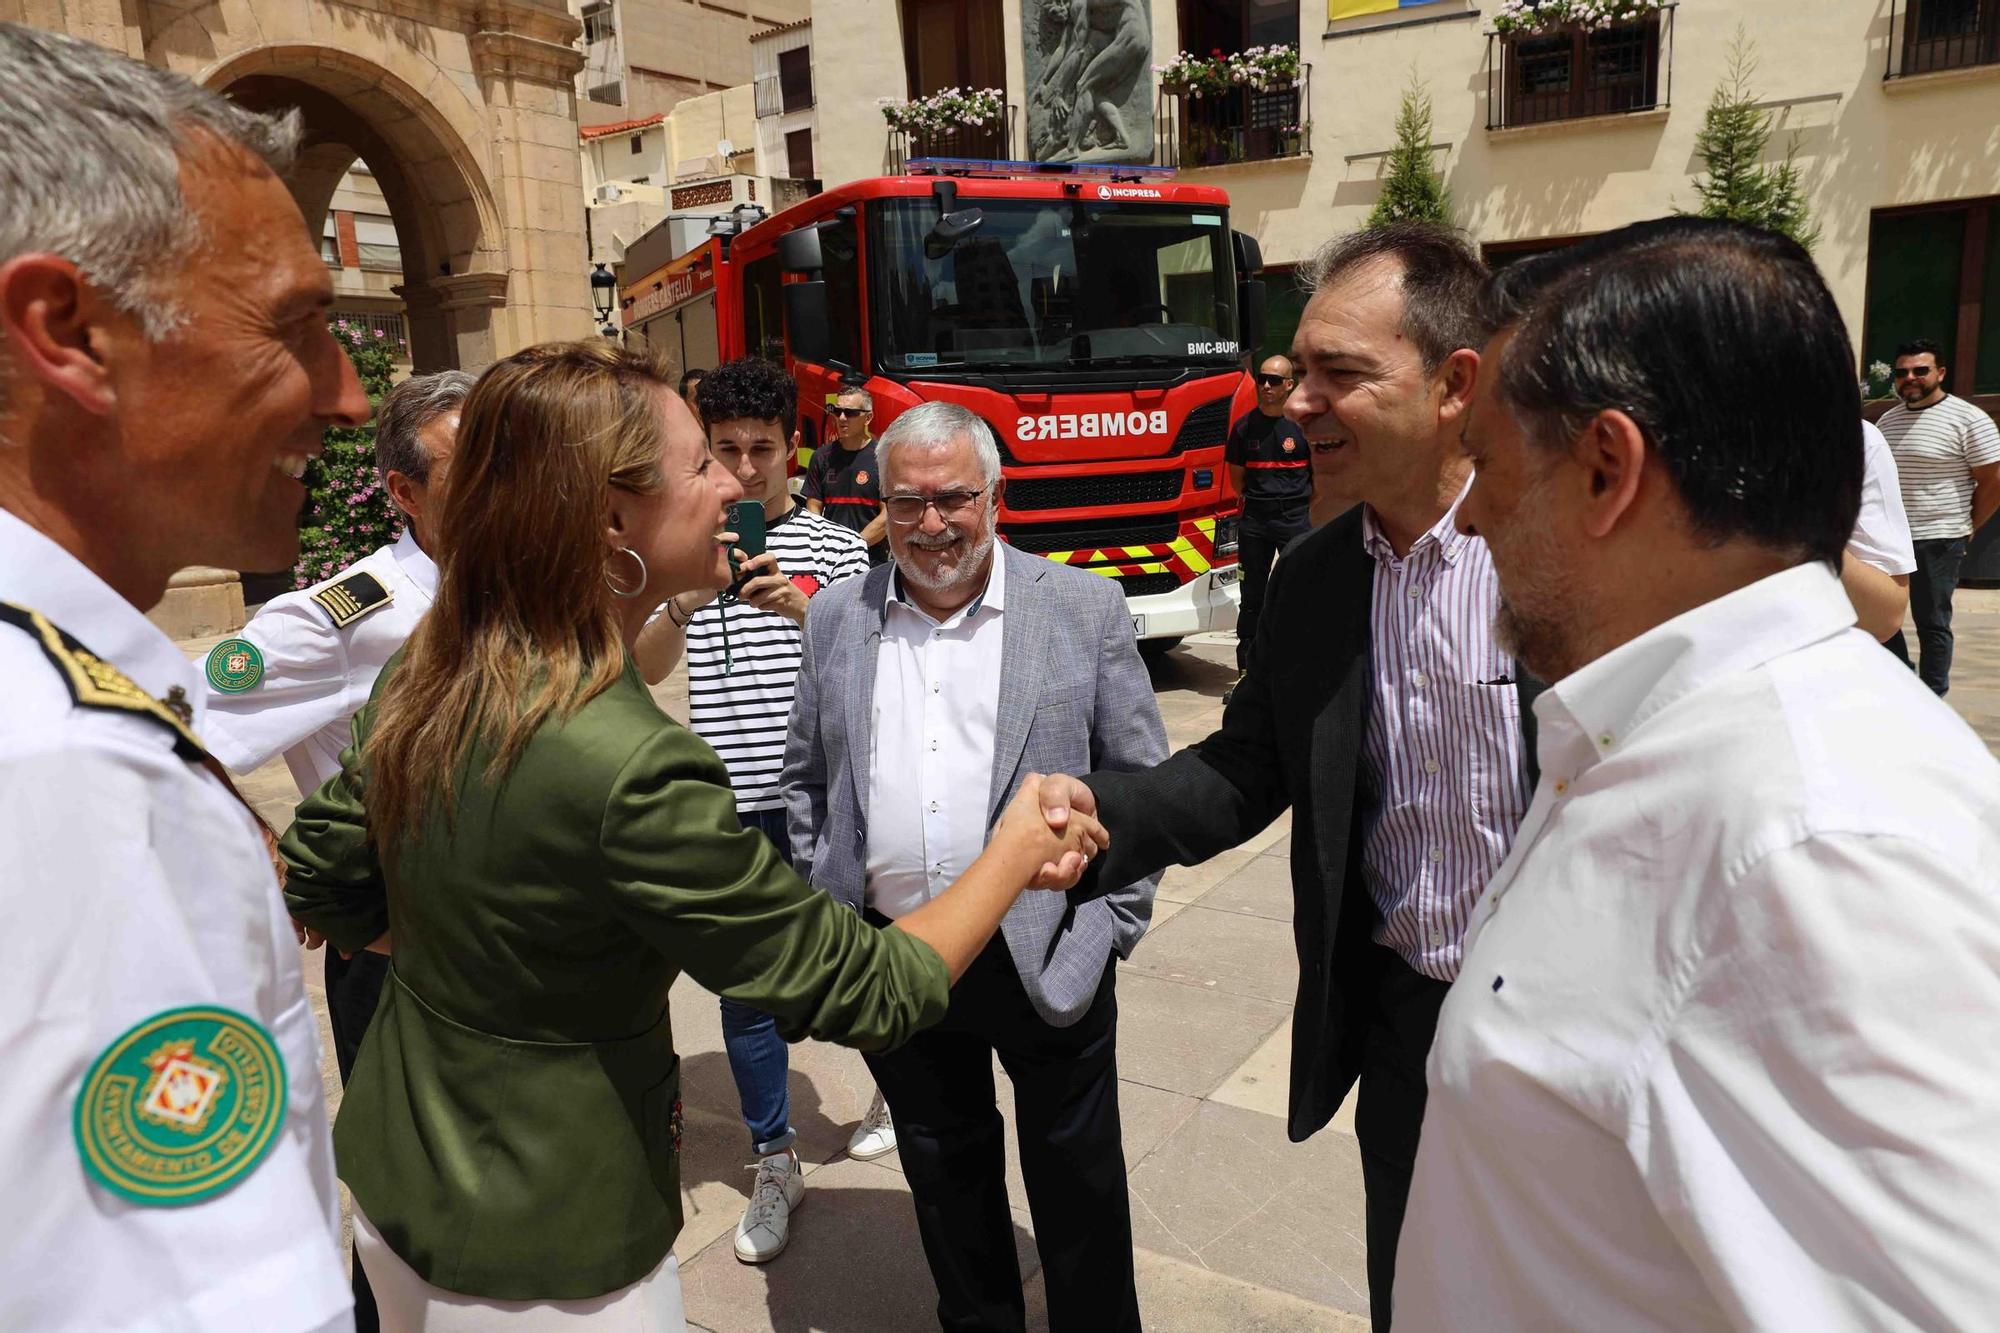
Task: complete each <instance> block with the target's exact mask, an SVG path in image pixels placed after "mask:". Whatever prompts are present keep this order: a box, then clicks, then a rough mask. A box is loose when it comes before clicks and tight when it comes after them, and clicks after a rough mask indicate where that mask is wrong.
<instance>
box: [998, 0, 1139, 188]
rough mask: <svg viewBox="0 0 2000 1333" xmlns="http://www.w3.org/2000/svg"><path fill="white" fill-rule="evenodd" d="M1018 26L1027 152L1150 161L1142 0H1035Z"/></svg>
mask: <svg viewBox="0 0 2000 1333" xmlns="http://www.w3.org/2000/svg"><path fill="white" fill-rule="evenodd" d="M1028 13H1029V15H1031V16H1033V17H1034V18H1037V19H1039V22H1034V21H1030V22H1024V23H1023V24H1022V25H1021V33H1022V46H1023V47H1024V48H1025V49H1024V51H1023V53H1022V54H1023V68H1024V70H1025V71H1026V74H1027V83H1028V155H1029V156H1030V157H1032V158H1034V159H1035V160H1037V161H1040V162H1150V161H1151V160H1152V158H1153V80H1152V78H1151V71H1152V55H1153V15H1152V7H1151V4H1150V0H1035V3H1034V5H1033V6H1032V8H1030V9H1029V11H1028Z"/></svg>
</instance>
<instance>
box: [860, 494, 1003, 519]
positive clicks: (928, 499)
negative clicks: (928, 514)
mask: <svg viewBox="0 0 2000 1333" xmlns="http://www.w3.org/2000/svg"><path fill="white" fill-rule="evenodd" d="M984 494H986V492H985V491H984V490H983V489H982V490H977V491H939V492H938V493H937V494H936V495H891V496H887V497H885V498H884V499H883V501H882V507H883V508H884V509H886V510H888V511H889V517H890V518H891V519H892V520H894V521H895V522H897V523H900V524H902V525H903V526H904V527H908V526H910V525H911V524H913V523H921V522H923V521H924V511H925V510H926V509H935V510H937V511H938V517H939V518H941V519H943V520H944V521H945V522H947V523H950V522H952V521H953V520H954V519H960V518H964V517H965V516H966V515H967V514H969V513H971V512H972V507H973V506H974V505H975V504H977V503H978V502H979V497H980V496H982V495H984Z"/></svg>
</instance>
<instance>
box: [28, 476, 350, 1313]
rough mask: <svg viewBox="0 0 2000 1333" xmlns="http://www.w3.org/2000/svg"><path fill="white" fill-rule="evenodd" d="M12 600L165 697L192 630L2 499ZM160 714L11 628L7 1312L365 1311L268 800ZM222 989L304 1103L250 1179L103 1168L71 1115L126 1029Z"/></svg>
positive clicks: (196, 718)
mask: <svg viewBox="0 0 2000 1333" xmlns="http://www.w3.org/2000/svg"><path fill="white" fill-rule="evenodd" d="M0 601H7V602H12V603H15V604H17V605H20V606H23V607H26V608H29V609H31V610H33V611H37V612H39V613H40V614H41V615H42V616H44V617H45V618H46V619H48V620H49V621H50V622H52V623H53V624H54V625H56V626H57V627H58V628H60V629H63V630H65V631H67V632H68V633H69V634H70V635H72V636H73V637H74V638H76V639H77V640H79V641H80V642H81V643H82V644H83V645H84V646H85V647H86V648H88V649H89V650H91V651H92V652H93V653H95V654H96V655H98V656H99V657H101V658H102V659H104V660H105V661H106V662H108V663H110V664H111V665H113V666H115V667H117V668H118V669H120V670H121V671H123V672H124V673H125V674H126V675H127V676H129V677H130V678H131V679H132V680H133V681H135V682H136V683H137V684H138V685H139V687H140V688H141V689H143V690H145V691H146V692H148V693H149V694H152V695H154V696H155V697H161V698H164V697H167V696H168V695H169V693H170V691H172V690H174V689H175V688H176V687H178V688H179V689H180V690H181V691H183V692H184V694H185V697H186V698H187V699H188V701H189V702H190V703H191V704H192V707H193V722H192V726H193V728H194V729H195V731H196V732H197V734H199V731H200V728H201V725H202V722H203V720H204V719H203V715H202V712H203V710H202V704H201V696H200V690H199V689H198V687H197V685H196V675H195V672H194V671H193V669H192V668H191V667H190V666H189V664H188V662H187V660H186V659H185V658H183V657H182V656H181V655H180V653H179V652H178V651H176V650H175V648H174V645H173V643H172V642H171V641H170V640H168V639H167V638H166V636H164V635H163V634H161V633H160V632H159V630H157V629H155V628H154V627H153V626H152V624H151V623H149V622H148V621H147V620H146V618H145V617H144V616H142V615H141V614H140V613H139V612H138V611H137V610H135V609H134V608H133V607H132V606H131V605H130V604H129V603H127V602H125V601H124V600H123V599H122V598H120V597H119V596H118V594H116V593H115V592H113V591H112V590H111V589H110V588H109V587H108V586H106V585H105V584H104V583H103V582H102V581H101V580H99V579H98V578H97V577H96V576H95V575H93V574H92V573H91V572H90V571H89V570H87V569H85V568H84V566H83V565H82V564H81V563H79V562H78V561H77V560H75V559H74V558H72V557H71V556H70V555H69V554H68V553H67V552H65V551H63V550H62V549H61V548H60V547H58V546H56V545H55V544H54V543H53V542H51V541H49V540H48V539H46V538H45V537H43V536H42V535H41V534H39V533H37V532H35V531H34V530H32V529H31V528H29V527H28V526H27V525H26V524H25V523H23V522H21V521H20V520H19V519H16V518H14V517H13V516H12V515H10V514H7V513H4V512H0ZM175 741H176V735H175V733H174V732H173V731H172V730H170V729H169V728H168V727H167V726H166V725H165V724H164V723H161V722H159V721H156V720H154V719H153V718H150V717H147V716H144V715H140V714H133V713H123V712H118V711H114V710H109V709H102V708H90V707H82V706H78V705H77V704H76V703H75V702H74V701H73V700H72V698H71V695H70V692H69V690H68V689H67V688H66V686H65V684H64V676H63V675H62V673H61V672H60V671H59V669H58V668H57V666H56V665H55V663H54V662H52V661H51V660H50V658H49V657H48V656H47V655H46V654H45V653H44V651H43V649H42V647H41V646H40V644H39V641H38V640H37V638H35V637H34V636H32V635H30V634H28V633H26V632H24V631H22V630H20V629H17V628H15V627H14V626H12V625H0V917H4V919H5V921H6V923H7V927H6V932H5V935H4V944H0V1053H4V1058H0V1065H4V1069H5V1074H4V1076H0V1156H4V1159H5V1161H4V1167H0V1178H4V1179H5V1180H6V1182H7V1188H8V1192H9V1194H10V1196H11V1197H12V1198H13V1200H14V1201H15V1203H14V1207H13V1208H12V1210H11V1212H10V1220H9V1222H8V1227H7V1239H6V1243H5V1244H0V1328H5V1329H34V1330H37V1333H49V1331H50V1330H72V1329H73V1330H79V1333H81V1331H82V1330H91V1331H92V1333H96V1331H97V1330H104V1329H118V1330H125V1331H129V1330H139V1329H146V1330H153V1329H157V1330H194V1329H258V1330H273V1331H277V1330H294V1329H318V1328H323V1327H333V1328H351V1327H352V1318H351V1316H350V1314H349V1313H348V1308H349V1305H350V1297H349V1294H348V1286H347V1277H346V1275H345V1272H344V1268H343V1264H342V1261H341V1254H340V1249H339V1242H340V1199H339V1195H338V1193H337V1189H336V1186H335V1184H334V1173H333V1144H332V1140H331V1139H330V1137H329V1135H328V1132H327V1119H326V1103H325V1090H324V1089H323V1088H322V1087H321V1084H320V1053H319V1039H318V1034H317V1031H316V1029H315V1025H314V1021H313V1012H312V1009H311V1007H310V1006H309V1005H308V1003H307V1001H306V994H305V989H304V987H303V986H302V985H301V983H300V978H299V960H298V948H297V945H296V944H295V942H294V940H293V937H292V929H291V923H290V921H289V919H288V918H287V916H286V913H285V909H284V904H283V902H282V900H281V899H280V897H279V894H278V884H277V879H276V877H275V876H274V875H273V874H272V872H271V863H270V859H269V858H268V856H267V855H266V854H265V850H264V843H263V839H262V837H261V835H260V834H259V832H258V829H257V825H256V822H255V820H254V819H253V818H252V817H251V815H250V812H249V811H248V810H247V809H245V808H244V806H243V804H242V803H241V802H240V801H239V800H237V798H236V797H235V796H233V795H231V794H230V792H229V791H228V790H227V789H226V788H224V787H223V785H222V784H221V783H220V782H219V781H217V780H216V779H215V778H214V777H213V776H211V775H210V774H209V773H207V772H206V771H204V770H203V769H202V768H201V767H200V766H199V765H198V764H195V763H191V762H189V761H188V760H186V759H182V758H180V757H178V756H177V755H176V753H175V751H174V748H173V747H174V744H175ZM206 1005H214V1006H219V1007H222V1008H226V1009H231V1010H235V1011H236V1012H237V1013H239V1014H242V1015H245V1016H247V1017H249V1018H251V1019H253V1020H254V1021H255V1022H256V1024H258V1025H259V1026H261V1027H262V1028H263V1029H264V1030H265V1031H266V1032H267V1033H268V1034H269V1035H270V1037H271V1038H272V1039H273V1040H274V1042H275V1044H276V1046H277V1048H278V1051H279V1053H280V1054H281V1055H282V1057H283V1061H284V1067H285V1076H286V1077H285V1091H286V1094H287V1095H286V1112H285V1117H284V1120H283V1123H282V1124H281V1125H280V1126H279V1128H278V1132H277V1137H276V1139H275V1141H274V1142H273V1144H272V1146H271V1147H270V1149H269V1150H268V1152H267V1153H266V1155H265V1156H264V1157H263V1158H262V1159H261V1160H259V1161H258V1162H257V1165H256V1166H255V1167H254V1168H253V1169H252V1170H251V1171H250V1172H249V1173H248V1174H247V1175H244V1176H242V1177H241V1178H239V1179H238V1180H237V1181H236V1183H235V1184H234V1185H233V1187H231V1188H228V1189H227V1190H226V1191H224V1192H222V1193H219V1194H214V1195H211V1196H210V1197H208V1198H206V1199H203V1200H201V1201H199V1202H194V1203H189V1204H186V1205H184V1206H181V1207H148V1206H142V1205H138V1204H134V1203H129V1202H127V1201H126V1200H125V1199H123V1198H122V1197H120V1196H118V1195H115V1194H113V1193H111V1192H110V1191H108V1190H107V1189H106V1188H104V1187H103V1186H102V1185H99V1184H97V1183H94V1181H93V1179H92V1177H91V1176H90V1175H89V1174H88V1173H87V1172H86V1169H85V1166H84V1161H83V1156H82V1153H81V1151H80V1148H79V1144H78V1139H77V1135H76V1132H75V1130H74V1129H73V1128H72V1115H73V1114H74V1112H75V1109H76V1106H77V1101H78V1096H79V1093H80V1091H81V1089H82V1086H83V1083H84V1080H85V1075H86V1073H87V1071H88V1070H89V1069H90V1068H91V1066H92V1065H93V1063H94V1062H95V1061H96V1059H97V1057H98V1056H99V1055H100V1054H103V1053H104V1052H106V1051H107V1050H108V1049H109V1048H111V1047H112V1046H113V1044H114V1043H115V1041H116V1039H117V1038H118V1037H119V1036H120V1035H121V1034H123V1033H125V1032H126V1031H127V1030H128V1029H130V1028H132V1027H134V1026H135V1025H138V1024H139V1023H141V1022H143V1021H144V1020H146V1019H148V1018H152V1017H154V1016H156V1015H159V1014H161V1013H162V1012H164V1011H168V1010H174V1009H181V1008H187V1007H194V1006H206Z"/></svg>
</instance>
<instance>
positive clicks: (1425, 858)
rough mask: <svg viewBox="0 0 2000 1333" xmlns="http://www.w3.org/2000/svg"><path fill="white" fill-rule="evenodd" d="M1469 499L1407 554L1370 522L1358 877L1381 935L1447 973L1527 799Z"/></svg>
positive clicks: (1495, 595)
mask: <svg viewBox="0 0 2000 1333" xmlns="http://www.w3.org/2000/svg"><path fill="white" fill-rule="evenodd" d="M1464 498H1465V493H1464V491H1460V492H1459V498H1458V500H1455V501H1453V502H1452V506H1451V508H1450V509H1449V510H1448V511H1446V513H1445V516H1444V517H1443V518H1441V519H1439V520H1438V522H1437V524H1436V526H1434V527H1432V528H1431V530H1430V531H1429V532H1426V533H1425V534H1424V535H1423V536H1422V537H1419V538H1418V539H1417V540H1416V542H1415V543H1414V544H1412V545H1411V547H1410V551H1409V554H1407V555H1405V556H1403V557H1402V558H1400V559H1398V558H1397V556H1396V553H1395V551H1394V549H1393V548H1392V547H1391V546H1390V545H1389V540H1388V538H1387V537H1386V536H1384V535H1383V533H1382V530H1381V528H1380V527H1379V526H1378V525H1377V524H1376V522H1375V514H1374V511H1373V510H1364V512H1363V513H1362V517H1361V529H1362V540H1363V542H1364V544H1365V545H1366V547H1367V549H1368V553H1369V554H1370V555H1372V556H1373V557H1374V558H1375V585H1374V595H1373V599H1372V601H1371V603H1370V607H1369V632H1370V635H1371V641H1372V645H1373V646H1372V649H1371V652H1370V659H1371V660H1370V668H1371V675H1372V681H1373V685H1374V691H1373V697H1372V698H1371V700H1370V702H1369V708H1368V729H1367V734H1366V738H1365V740H1364V742H1363V751H1362V758H1363V761H1364V767H1365V772H1366V778H1367V782H1368V786H1369V789H1370V791H1371V793H1372V795H1373V797H1374V800H1373V809H1372V811H1371V812H1370V814H1369V817H1368V819H1367V824H1366V831H1365V832H1364V834H1363V839H1362V850H1361V857H1362V862H1361V864H1362V875H1363V878H1364V881H1365V882H1366V884H1367V885H1368V892H1369V894H1370V896H1372V897H1373V898H1374V900H1375V907H1376V910H1377V911H1378V912H1379V913H1380V915H1381V921H1380V922H1379V923H1378V924H1377V925H1376V928H1375V935H1374V938H1375V941H1376V943H1378V944H1384V945H1387V946H1388V947H1389V948H1391V949H1394V950H1395V951H1396V952H1397V953H1398V954H1399V955H1401V956H1402V958H1403V961H1405V962H1407V963H1408V964H1409V965H1410V966H1411V967H1413V968H1415V969H1416V970H1417V971H1419V972H1421V973H1423V974H1424V975H1425V976H1428V977H1435V978H1436V979H1437V980H1439V981H1450V980H1452V979H1453V978H1455V977H1456V976H1457V975H1458V963H1459V957H1460V954H1461V953H1462V951H1463V949H1464V944H1465V929H1466V926H1467V924H1468V923H1469V922H1470V921H1471V919H1472V909H1473V907H1474V905H1475V904H1477V903H1478V901H1479V895H1480V892H1481V891H1482V890H1483V889H1484V888H1485V887H1486V881H1487V880H1488V879H1490V878H1491V877H1492V875H1493V873H1494V871H1496V870H1498V869H1499V868H1500V863H1501V862H1502V861H1504V860H1506V859H1507V849H1508V848H1509V847H1510V846H1511V845H1512V844H1513V841H1514V830H1515V829H1516V828H1517V827H1519V825H1520V823H1521V819H1522V816H1523V815H1525V814H1526V813H1527V808H1528V797H1529V794H1530V793H1529V791H1528V770H1527V755H1526V750H1525V747H1524V746H1523V745H1522V742H1521V695H1520V690H1519V687H1518V684H1517V682H1516V680H1515V667H1514V660H1513V659H1512V658H1511V657H1509V656H1508V655H1507V654H1506V653H1505V652H1503V651H1502V650H1501V648H1500V646H1499V644H1498V643H1497V642H1496V641H1495V639H1494V635H1493V618H1494V615H1495V613H1496V612H1498V611H1499V609H1500V584H1499V581H1498V580H1497V579H1496V578H1495V577H1494V573H1493V559H1492V556H1491V555H1490V554H1489V553H1488V552H1487V549H1486V543H1485V542H1483V541H1481V540H1480V539H1479V538H1477V537H1468V536H1465V535H1464V534H1463V533H1461V532H1459V531H1458V529H1457V527H1456V526H1455V520H1456V518H1457V516H1458V506H1459V504H1460V503H1461V502H1463V500H1464Z"/></svg>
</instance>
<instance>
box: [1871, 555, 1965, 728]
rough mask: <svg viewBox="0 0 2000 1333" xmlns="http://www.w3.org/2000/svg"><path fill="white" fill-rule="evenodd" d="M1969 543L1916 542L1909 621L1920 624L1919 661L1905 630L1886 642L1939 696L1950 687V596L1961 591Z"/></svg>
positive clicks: (1911, 579)
mask: <svg viewBox="0 0 2000 1333" xmlns="http://www.w3.org/2000/svg"><path fill="white" fill-rule="evenodd" d="M1968 541H1970V538H1966V537H1923V538H1919V539H1918V540H1917V541H1916V542H1915V543H1914V545H1915V547H1916V552H1917V572H1916V573H1914V574H1912V575H1910V619H1912V620H1914V621H1916V622H1917V649H1918V653H1919V660H1918V661H1917V662H1915V663H1911V662H1910V649H1909V645H1908V644H1907V643H1905V642H1904V636H1903V631H1901V630H1897V631H1896V632H1895V634H1893V635H1891V636H1890V637H1889V639H1888V640H1887V641H1886V642H1887V647H1888V649H1889V651H1890V652H1892V653H1894V654H1895V655H1896V656H1898V657H1900V658H1902V659H1903V661H1904V662H1905V663H1908V664H1910V665H1913V666H1915V667H1916V669H1917V676H1918V678H1919V679H1921V680H1922V681H1923V682H1924V684H1926V685H1928V686H1930V687H1931V690H1932V691H1933V692H1934V693H1936V694H1939V695H1942V694H1943V693H1944V692H1945V691H1946V690H1947V689H1949V688H1951V648H1952V635H1951V595H1952V594H1953V593H1954V592H1956V591H1958V570H1959V566H1960V565H1963V564H1964V563H1965V548H1966V544H1967V543H1968Z"/></svg>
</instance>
